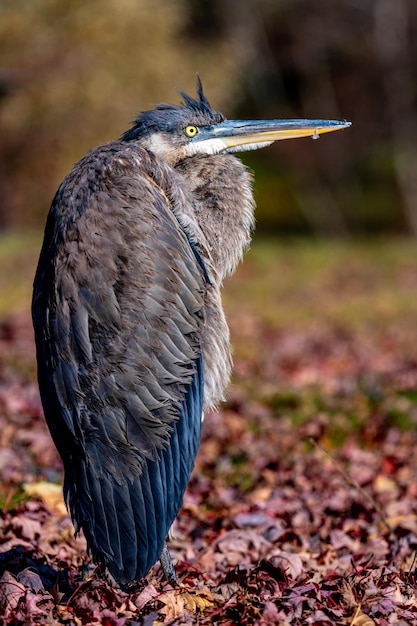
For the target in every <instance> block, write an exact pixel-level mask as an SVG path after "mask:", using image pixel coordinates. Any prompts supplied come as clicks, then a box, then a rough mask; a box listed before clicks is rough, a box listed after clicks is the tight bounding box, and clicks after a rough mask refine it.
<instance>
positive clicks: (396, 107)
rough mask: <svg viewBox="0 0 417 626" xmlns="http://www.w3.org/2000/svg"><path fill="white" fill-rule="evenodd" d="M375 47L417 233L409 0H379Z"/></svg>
mask: <svg viewBox="0 0 417 626" xmlns="http://www.w3.org/2000/svg"><path fill="white" fill-rule="evenodd" d="M374 20H375V22H374V24H375V26H374V28H375V31H374V32H375V47H376V52H377V55H378V59H379V63H380V69H381V80H382V83H383V87H384V92H385V98H386V107H385V108H386V111H387V115H388V123H389V127H390V130H391V135H392V149H393V163H394V168H395V172H396V176H397V181H398V187H399V190H400V193H401V196H402V200H403V203H404V210H405V213H406V217H407V221H408V225H409V227H410V230H411V232H412V233H413V235H414V236H415V237H417V151H416V146H417V119H416V110H415V102H416V89H415V81H414V79H413V75H412V58H411V50H410V34H409V30H408V27H409V20H410V14H409V2H408V0H375V4H374Z"/></svg>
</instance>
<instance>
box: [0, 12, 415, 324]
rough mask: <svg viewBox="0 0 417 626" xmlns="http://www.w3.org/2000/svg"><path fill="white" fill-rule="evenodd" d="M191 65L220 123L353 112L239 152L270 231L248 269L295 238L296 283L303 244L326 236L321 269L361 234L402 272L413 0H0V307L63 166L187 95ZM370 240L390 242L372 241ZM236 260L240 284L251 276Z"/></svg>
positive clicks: (409, 222)
mask: <svg viewBox="0 0 417 626" xmlns="http://www.w3.org/2000/svg"><path fill="white" fill-rule="evenodd" d="M196 73H198V74H199V75H200V76H201V78H202V80H203V83H204V86H205V90H206V93H207V96H208V98H209V100H210V102H211V104H212V105H213V106H214V107H215V108H217V109H218V110H220V111H222V112H223V113H224V114H225V115H226V116H227V117H229V118H230V119H233V118H292V117H309V118H336V119H344V118H346V119H348V120H351V121H352V122H353V125H352V127H351V128H350V129H349V130H345V131H343V132H340V133H336V134H334V135H327V136H325V137H324V138H322V139H321V140H320V141H311V140H310V139H298V140H296V141H283V142H277V143H276V144H274V145H273V146H271V147H270V148H268V149H266V150H260V151H257V152H252V153H244V154H242V155H241V158H242V159H243V160H244V161H245V162H246V163H247V164H248V166H249V167H251V168H252V169H253V170H254V171H255V174H256V176H255V197H256V201H257V205H258V209H257V233H256V238H255V242H254V249H255V250H256V249H257V246H261V247H263V248H264V250H266V244H265V243H264V241H265V235H266V234H267V235H268V236H269V237H271V236H272V235H277V236H279V237H280V240H279V241H280V243H279V244H274V246H272V248H270V249H269V250H270V255H269V256H266V258H265V260H263V261H261V262H260V263H261V266H262V267H263V265H262V263H263V264H264V265H265V266H271V267H273V268H276V267H278V266H279V265H283V264H284V265H285V258H287V257H285V254H284V257H283V258H281V257H279V258H278V257H277V254H278V253H277V245H282V243H283V242H284V243H285V242H287V243H288V242H294V241H297V242H298V244H297V245H298V249H297V250H298V251H297V253H295V254H294V255H293V257H294V258H293V257H291V261H289V262H288V265H291V267H294V264H295V263H297V261H298V260H299V259H300V258H301V256H302V254H303V252H302V251H304V250H307V252H306V253H305V257H303V258H304V261H302V262H300V263H301V265H300V272H299V274H300V285H301V284H302V283H303V281H305V280H306V272H307V273H308V268H310V267H313V266H315V262H314V260H313V261H311V262H310V261H309V259H310V256H309V252H308V246H311V242H314V245H315V246H317V245H321V246H322V247H323V246H325V242H329V240H331V241H332V242H333V243H332V244H331V245H330V246H328V248H327V252H324V253H323V254H324V256H323V259H324V262H323V265H324V266H326V265H328V264H330V263H333V262H334V263H335V264H336V265H335V267H336V266H337V267H339V266H340V265H341V266H343V267H342V269H341V270H340V271H341V272H342V274H343V272H344V271H347V269H348V268H346V266H345V260H344V259H347V263H348V264H349V262H350V261H351V260H352V259H353V258H357V259H359V260H358V264H359V265H360V263H361V262H362V261H361V260H360V259H361V258H362V257H360V255H359V252H358V250H357V249H355V248H354V247H349V246H352V245H353V244H352V242H355V241H358V240H361V241H366V246H365V247H366V248H367V249H368V250H371V248H372V245H373V246H374V248H373V249H374V250H375V252H374V253H373V255H372V254H371V256H370V257H369V263H370V265H371V267H372V266H375V265H376V264H381V272H382V274H383V275H384V276H385V273H384V271H383V270H382V268H383V267H388V266H389V265H390V264H391V265H392V264H393V263H394V264H395V259H397V257H398V254H400V252H399V250H400V249H404V252H403V257H402V260H401V261H399V260H398V259H397V260H398V263H403V264H404V266H406V267H408V268H410V267H411V270H410V272H411V274H412V275H413V276H414V273H416V275H417V266H416V264H415V263H414V259H415V237H416V236H417V3H416V2H415V1H414V0H395V2H394V1H393V0H338V1H337V2H334V0H315V2H314V3H312V2H309V1H308V0H279V1H277V0H159V1H158V5H157V10H156V9H155V3H154V2H152V1H151V0H89V2H85V1H84V0H67V1H66V2H62V1H61V0H31V1H30V2H27V0H0V270H1V271H0V291H1V293H2V297H1V299H0V316H2V315H3V316H4V315H7V314H9V313H11V312H12V313H13V312H14V311H15V310H17V309H24V310H25V311H26V312H27V310H28V308H29V300H30V291H31V283H32V277H33V274H34V270H35V266H36V261H37V256H38V252H39V248H40V243H41V238H42V231H43V227H44V223H45V220H46V215H47V212H48V210H49V206H50V203H51V200H52V198H53V196H54V193H55V191H56V189H57V187H58V185H59V183H60V182H61V181H62V179H63V178H64V176H65V175H66V174H67V172H68V171H69V170H70V168H71V167H72V165H73V164H74V163H75V162H76V161H78V160H79V159H80V158H81V157H82V156H83V155H84V154H85V153H86V151H87V150H88V149H90V148H92V147H94V146H96V145H98V144H100V143H103V142H106V141H110V140H112V139H115V138H118V137H119V136H120V135H121V133H122V132H123V131H124V130H125V129H126V128H128V126H129V124H130V122H131V120H133V118H134V117H135V115H136V114H137V112H138V111H140V110H143V109H147V108H150V107H152V106H153V104H154V103H157V102H161V101H167V102H174V103H178V102H179V100H180V96H179V94H178V91H177V90H178V89H182V90H184V91H187V92H189V93H192V94H193V93H195V77H196ZM381 238H382V239H383V240H384V241H387V239H390V242H391V243H390V244H389V245H390V246H391V253H390V254H385V255H384V252H383V251H382V248H381V247H378V246H379V244H378V245H377V247H376V248H375V245H376V244H375V241H377V240H378V241H381ZM300 240H301V243H300ZM407 240H408V241H407ZM318 242H321V243H320V244H319V243H318ZM335 242H339V243H337V244H336V243H335ZM349 242H350V243H349ZM372 242H373V243H372ZM398 242H400V243H398ZM287 243H285V245H287ZM291 245H293V243H292V244H291ZM384 245H385V244H384ZM387 245H388V244H387ZM387 245H385V248H384V250H387V249H388V248H387ZM341 246H342V247H343V246H344V252H343V253H341V257H340V256H339V257H338V256H337V255H338V254H339V252H340V250H341ZM404 246H405V247H404ZM258 249H259V248H258ZM322 249H323V250H324V248H322ZM300 250H301V252H300ZM312 254H313V256H314V254H316V252H315V251H314V250H313V251H312ZM319 254H321V253H319ZM274 255H275V256H274ZM326 255H327V256H326ZM332 255H333V256H332ZM358 255H359V256H358ZM395 255H397V256H395ZM336 257H337V258H336ZM383 257H384V259H385V260H383ZM252 258H253V259H255V257H252ZM340 259H343V260H342V261H341V260H340ZM393 259H394V260H393ZM249 263H250V261H249ZM363 263H365V261H363ZM414 270H415V271H414ZM242 271H243V272H245V271H246V275H245V274H244V275H242V276H243V279H242V285H243V284H246V285H247V282H245V281H247V275H248V274H249V279H250V278H251V276H252V278H253V280H254V281H255V282H256V281H259V280H261V278H262V277H259V273H258V274H257V273H256V272H255V273H253V274H252V275H251V267H250V265H248V266H247V269H246V270H245V269H243V270H242ZM262 271H263V270H262ZM274 271H275V270H274ZM337 271H339V270H337ZM358 271H361V270H358ZM275 274H276V272H275ZM407 276H408V275H407ZM282 280H284V277H282ZM311 280H315V281H316V282H317V280H318V279H317V277H316V278H313V277H311ZM367 280H368V279H367ZM381 280H382V278H381ZM407 281H408V283H407V285H405V287H404V289H405V290H406V291H407V293H410V297H411V291H410V279H409V278H407ZM407 281H406V282H407ZM416 281H417V278H416ZM365 282H366V281H365ZM369 282H372V280H371V279H369V280H368V283H369ZM396 282H397V286H398V281H393V282H392V284H391V288H392V290H393V298H394V297H395V296H394V292H395V288H396V284H395V283H396ZM412 282H413V284H414V279H413V281H412ZM335 284H337V285H342V284H343V280H342V281H339V280H336V281H335ZM404 284H405V283H404ZM274 289H275V290H276V291H277V292H278V293H279V292H280V284H279V283H277V282H276V283H275V285H274ZM285 289H286V287H285V285H284V286H283V287H282V290H283V292H285ZM270 290H271V289H270V283H265V289H264V292H265V293H266V294H268V293H269V291H270ZM265 293H263V294H261V295H259V298H258V299H259V300H260V301H262V300H263V301H265V300H264V298H265ZM303 297H304V296H301V297H300V299H301V301H302V300H303ZM284 299H285V300H286V301H288V298H284ZM321 301H322V299H321V296H320V297H318V302H321ZM226 304H227V299H226ZM275 304H276V305H277V306H278V307H282V299H281V301H278V302H276V303H275ZM275 304H274V306H275ZM374 304H375V302H374V301H373V302H372V305H371V309H372V306H374ZM410 305H411V303H410ZM288 306H289V308H290V309H291V306H292V303H291V301H288ZM297 306H298V305H297ZM364 308H366V307H364ZM274 315H275V313H274Z"/></svg>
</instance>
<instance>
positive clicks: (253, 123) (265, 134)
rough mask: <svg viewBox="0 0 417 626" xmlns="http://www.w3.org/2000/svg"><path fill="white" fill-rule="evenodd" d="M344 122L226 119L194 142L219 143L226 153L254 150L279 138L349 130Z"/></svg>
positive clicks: (316, 137)
mask: <svg viewBox="0 0 417 626" xmlns="http://www.w3.org/2000/svg"><path fill="white" fill-rule="evenodd" d="M350 125H351V122H347V121H346V120H342V121H340V120H225V121H224V122H221V123H220V124H217V125H216V126H212V127H210V128H207V129H204V130H203V132H202V133H201V135H200V136H199V135H197V136H196V138H195V139H196V141H199V140H200V141H204V140H207V139H216V140H220V141H221V142H222V143H223V144H224V146H225V148H224V149H225V151H227V152H237V151H239V150H256V149H257V148H262V147H264V146H266V145H269V144H271V143H272V142H274V141H279V140H281V139H296V138H297V137H312V138H313V139H318V138H319V136H320V135H323V134H324V133H331V132H333V131H336V130H342V129H343V128H348V127H349V126H350Z"/></svg>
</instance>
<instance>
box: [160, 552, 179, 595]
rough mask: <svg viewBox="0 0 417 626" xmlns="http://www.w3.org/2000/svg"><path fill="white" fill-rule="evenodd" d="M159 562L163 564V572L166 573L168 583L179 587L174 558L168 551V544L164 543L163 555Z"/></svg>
mask: <svg viewBox="0 0 417 626" xmlns="http://www.w3.org/2000/svg"><path fill="white" fill-rule="evenodd" d="M159 561H160V563H161V567H162V571H163V572H164V576H165V578H166V579H167V581H168V582H170V583H171V585H173V586H174V587H178V586H179V582H178V578H177V575H176V573H175V569H174V565H173V563H172V558H171V555H170V553H169V550H168V546H167V544H166V542H165V543H164V547H163V550H162V554H161V556H160V557H159Z"/></svg>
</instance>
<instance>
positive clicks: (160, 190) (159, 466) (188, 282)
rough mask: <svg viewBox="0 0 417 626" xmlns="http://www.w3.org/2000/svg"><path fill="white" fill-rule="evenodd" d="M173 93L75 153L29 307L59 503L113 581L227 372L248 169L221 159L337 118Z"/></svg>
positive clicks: (166, 521) (148, 542)
mask: <svg viewBox="0 0 417 626" xmlns="http://www.w3.org/2000/svg"><path fill="white" fill-rule="evenodd" d="M197 88H198V98H197V99H194V98H192V97H190V96H188V95H186V94H184V93H181V96H182V98H183V103H182V105H181V106H174V105H169V104H160V105H158V106H156V108H155V109H154V110H150V111H145V112H143V113H140V114H139V116H138V117H137V119H136V120H135V122H134V124H133V127H132V128H131V129H130V130H128V131H127V132H125V133H124V134H123V135H122V137H121V139H120V140H119V141H114V142H111V143H107V144H104V145H102V146H100V147H98V148H96V149H94V150H92V151H91V152H89V153H88V154H87V155H86V156H85V157H84V158H83V159H81V161H79V163H77V164H76V165H75V166H74V168H73V169H72V171H71V172H70V173H69V174H68V176H67V177H66V178H65V180H64V181H63V183H62V184H61V186H60V187H59V189H58V192H57V194H56V196H55V198H54V200H53V203H52V206H51V210H50V213H49V217H48V220H47V224H46V229H45V239H44V243H43V247H42V252H41V255H40V259H39V265H38V269H37V272H36V277H35V283H34V296H33V304H32V313H33V323H34V328H35V338H36V346H37V362H38V378H39V386H40V392H41V397H42V403H43V407H44V411H45V416H46V420H47V422H48V426H49V429H50V431H51V435H52V437H53V440H54V442H55V445H56V447H57V449H58V451H59V453H60V455H61V457H62V460H63V464H64V469H65V480H64V494H65V500H66V503H67V506H68V508H69V509H70V511H71V515H72V519H73V522H74V526H75V529H76V531H78V530H79V529H81V528H82V529H83V531H84V534H85V536H86V539H87V544H88V547H89V550H90V551H91V553H92V556H93V559H94V560H95V561H96V562H100V563H101V564H102V565H103V566H106V567H107V568H108V570H109V571H110V573H111V574H112V575H113V577H114V578H115V579H116V581H117V582H119V583H120V584H122V585H126V584H129V583H131V582H133V581H136V580H138V579H140V578H142V577H143V576H145V575H146V574H147V572H148V571H149V569H150V568H151V567H152V565H153V564H154V563H155V562H156V561H157V560H158V559H160V558H161V562H162V565H163V569H164V572H165V574H166V575H167V576H168V577H171V578H174V577H175V575H174V570H173V569H172V563H171V561H170V557H169V552H168V550H167V548H166V543H165V540H166V536H167V534H168V532H169V530H170V527H171V525H172V523H173V521H174V519H175V517H176V515H177V513H178V511H179V509H180V507H181V504H182V499H183V495H184V491H185V488H186V485H187V482H188V480H189V477H190V474H191V471H192V469H193V465H194V459H195V455H196V452H197V448H198V446H199V440H200V430H201V421H202V415H203V411H205V410H206V409H208V408H209V407H213V406H216V405H217V404H218V403H219V402H220V401H221V400H222V398H223V392H224V389H225V387H226V385H227V383H228V381H229V378H230V370H231V357H230V348H229V330H228V327H227V324H226V320H225V316H224V313H223V309H222V305H221V298H220V287H221V285H222V281H223V279H224V278H225V276H227V275H228V274H230V273H232V272H233V270H234V269H235V267H236V265H237V264H238V262H239V261H240V259H241V257H242V253H243V251H244V249H245V248H246V247H247V246H248V244H249V241H250V237H251V231H252V228H253V223H254V218H253V213H254V203H253V198H252V191H251V176H250V174H249V173H248V170H247V169H246V167H245V166H244V165H243V164H242V163H241V161H240V160H238V159H237V158H236V157H235V156H233V154H232V153H234V152H237V151H239V150H254V149H257V148H262V147H264V146H268V145H269V144H271V143H272V142H273V141H276V140H278V139H287V138H293V137H305V136H313V137H317V136H318V135H319V134H321V133H326V132H330V131H334V130H339V129H342V128H345V127H347V126H349V123H348V122H345V121H329V120H271V121H227V120H226V119H225V118H224V116H223V115H222V114H221V113H218V112H217V111H215V110H214V109H212V107H211V106H210V104H209V103H208V101H207V99H206V97H205V95H204V93H203V89H202V85H201V82H200V81H198V85H197Z"/></svg>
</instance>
